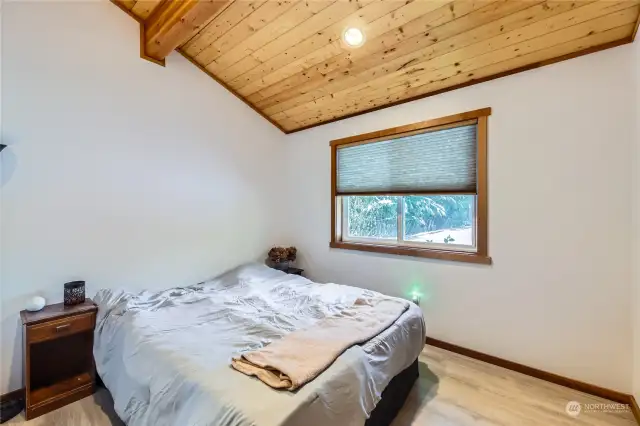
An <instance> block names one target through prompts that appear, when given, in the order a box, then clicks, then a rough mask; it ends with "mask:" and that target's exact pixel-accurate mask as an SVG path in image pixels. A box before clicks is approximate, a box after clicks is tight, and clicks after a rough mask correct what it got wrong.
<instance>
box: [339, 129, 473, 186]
mask: <svg viewBox="0 0 640 426" xmlns="http://www.w3.org/2000/svg"><path fill="white" fill-rule="evenodd" d="M476 133H477V124H466V125H461V126H459V127H453V128H446V129H441V130H432V131H426V132H424V133H419V134H412V135H410V136H403V137H398V138H395V139H389V140H383V141H376V142H370V143H364V144H354V145H351V146H349V145H345V146H344V147H338V149H337V157H336V161H337V163H336V174H337V176H336V178H337V181H336V184H337V186H336V191H337V195H355V194H359V195H363V194H398V193H407V194H438V193H476V155H477V154H476V152H477V148H476Z"/></svg>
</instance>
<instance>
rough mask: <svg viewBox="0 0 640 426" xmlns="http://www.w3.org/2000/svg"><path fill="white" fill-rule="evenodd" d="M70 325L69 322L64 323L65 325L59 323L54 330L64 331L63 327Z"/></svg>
mask: <svg viewBox="0 0 640 426" xmlns="http://www.w3.org/2000/svg"><path fill="white" fill-rule="evenodd" d="M70 326H71V324H65V325H59V326H57V327H56V331H64V330H65V329H67V328H69V327H70Z"/></svg>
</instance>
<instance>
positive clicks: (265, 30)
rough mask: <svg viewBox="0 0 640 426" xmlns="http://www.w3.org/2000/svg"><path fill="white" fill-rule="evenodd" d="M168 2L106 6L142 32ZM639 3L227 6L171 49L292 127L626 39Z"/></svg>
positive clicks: (412, 0)
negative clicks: (350, 31) (355, 34)
mask: <svg viewBox="0 0 640 426" xmlns="http://www.w3.org/2000/svg"><path fill="white" fill-rule="evenodd" d="M167 1H171V0H139V1H135V0H114V2H115V3H116V4H118V5H119V6H120V7H121V8H123V9H125V10H127V11H129V12H130V14H132V15H135V17H137V19H138V20H140V21H141V22H143V27H144V21H145V20H147V22H148V20H150V19H152V18H153V14H154V10H159V9H161V8H162V7H163V3H164V7H166V2H167ZM209 1H211V0H209ZM214 1H217V0H214ZM639 4H640V0H624V1H616V0H597V1H596V0H579V1H566V0H555V1H538V0H453V1H451V0H443V1H440V0H401V1H400V0H232V1H230V2H225V3H224V5H223V6H222V7H220V9H221V10H220V11H219V12H218V13H217V14H216V15H215V16H212V17H210V18H209V19H208V20H207V21H206V22H204V23H202V24H201V25H199V26H198V27H197V28H194V30H193V33H192V34H188V36H187V37H185V38H184V40H181V41H180V46H179V47H178V50H179V51H180V53H182V54H183V55H184V56H185V57H187V58H188V59H190V60H191V61H192V62H193V63H194V64H196V65H198V66H199V67H200V68H201V69H202V70H203V71H205V72H207V73H208V74H210V75H211V76H212V77H214V78H215V79H216V80H218V81H219V82H221V83H222V84H224V85H225V86H226V87H227V88H228V89H229V90H231V91H233V92H234V93H235V94H236V95H238V96H239V97H241V98H242V99H243V100H245V101H246V102H247V103H248V104H250V105H251V106H252V107H253V108H254V109H255V110H256V111H258V112H259V113H261V114H262V115H264V116H265V117H267V118H268V119H269V120H270V121H272V122H273V123H274V124H276V125H277V126H279V127H280V128H281V129H283V130H284V131H285V132H291V131H296V130H300V129H303V128H308V127H312V126H315V125H319V124H322V123H325V122H328V121H333V120H335V119H339V118H344V117H347V116H352V115H356V114H359V113H363V112H366V111H370V110H372V109H379V108H382V107H385V106H390V105H393V104H397V103H400V102H404V101H407V100H411V99H416V98H419V97H424V96H428V95H430V94H434V93H440V92H443V91H446V90H451V89H453V88H458V87H462V86H466V85H470V84H474V83H477V82H481V81H486V80H489V79H492V78H497V77H499V76H503V75H508V74H511V73H514V72H518V71H523V70H526V69H531V68H534V67H537V66H541V65H546V64H548V63H553V62H556V61H558V60H562V59H567V58H569V57H574V56H578V55H581V54H585V53H590V52H593V51H597V50H601V49H603V48H608V47H613V46H617V45H620V44H623V43H628V42H631V41H632V40H633V37H634V34H635V31H636V29H637V25H638V22H639V16H640V6H639ZM350 27H355V28H358V29H360V30H362V32H363V33H364V35H365V37H366V41H365V43H364V44H363V45H362V46H360V47H358V48H352V47H349V46H348V45H346V43H344V41H343V40H342V34H343V33H344V31H345V29H347V28H350Z"/></svg>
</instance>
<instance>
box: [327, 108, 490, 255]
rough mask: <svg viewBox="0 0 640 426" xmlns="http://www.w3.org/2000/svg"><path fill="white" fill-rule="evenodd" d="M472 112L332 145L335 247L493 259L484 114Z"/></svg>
mask: <svg viewBox="0 0 640 426" xmlns="http://www.w3.org/2000/svg"><path fill="white" fill-rule="evenodd" d="M490 114H491V109H490V108H486V109H483V110H477V111H471V112H467V113H463V114H457V115H455V116H449V117H444V118H439V119H435V120H430V121H425V122H422V123H416V124H411V125H408V126H402V127H397V128H393V129H388V130H382V131H378V132H373V133H368V134H364V135H359V136H353V137H349V138H344V139H339V140H335V141H332V142H331V162H332V185H331V186H332V194H331V206H332V231H331V244H330V245H331V247H333V248H341V249H352V250H364V251H373V252H383V253H391V254H404V255H410V256H419V257H431V258H437V259H446V260H459V261H467V262H475V263H490V262H491V259H490V257H489V256H488V253H487V170H486V158H487V156H486V150H487V137H486V136H487V117H488V116H489V115H490Z"/></svg>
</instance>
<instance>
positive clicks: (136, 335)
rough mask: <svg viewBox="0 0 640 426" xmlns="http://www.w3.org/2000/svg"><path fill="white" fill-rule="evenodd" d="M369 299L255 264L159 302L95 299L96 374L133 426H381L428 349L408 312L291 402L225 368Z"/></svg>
mask: <svg viewBox="0 0 640 426" xmlns="http://www.w3.org/2000/svg"><path fill="white" fill-rule="evenodd" d="M367 293H373V292H371V291H369V290H364V289H360V288H355V287H349V286H343V285H337V284H317V283H314V282H312V281H310V280H308V279H306V278H303V277H300V276H297V275H288V274H285V273H283V272H280V271H276V270H274V269H270V268H268V267H266V266H264V265H259V264H248V265H243V266H240V267H238V268H236V269H233V270H231V271H229V272H227V273H225V274H223V275H221V276H219V277H217V278H215V279H212V280H210V281H207V282H204V283H200V284H197V285H194V286H189V287H181V288H173V289H168V290H164V291H160V292H148V291H145V292H141V293H136V294H134V293H130V292H127V291H124V290H100V291H99V292H98V294H97V295H96V297H95V299H94V300H95V302H96V303H97V304H98V319H97V324H96V332H95V333H96V336H95V345H94V357H95V361H96V368H97V371H98V374H99V375H100V377H101V379H102V381H103V382H104V384H105V386H106V387H107V389H108V390H109V391H110V393H111V395H112V397H113V400H114V408H115V411H116V412H117V414H118V415H119V416H120V418H121V419H122V420H123V421H124V422H125V423H126V424H128V425H129V426H143V425H156V426H161V425H171V426H174V425H180V426H191V425H193V426H195V425H198V426H200V425H202V426H249V425H256V426H297V425H304V426H327V425H341V426H342V425H344V426H351V425H354V426H355V425H358V426H362V425H363V424H365V422H366V424H367V426H374V425H375V426H379V425H384V424H388V423H389V422H390V421H391V419H392V418H393V416H395V414H396V413H397V410H398V409H399V408H400V407H401V406H402V403H403V402H404V399H405V398H406V396H407V394H408V392H409V389H410V387H411V385H412V383H413V381H414V380H415V378H416V377H417V358H418V355H419V354H420V351H421V350H422V347H423V345H424V339H425V326H424V319H423V316H422V312H421V310H420V309H419V308H418V307H417V306H415V305H413V304H410V307H409V309H408V310H406V311H405V312H404V313H403V314H402V315H401V316H400V317H399V318H398V319H397V320H396V321H395V323H393V325H392V326H391V327H389V328H387V329H386V330H385V331H383V332H382V333H380V334H379V335H377V336H376V337H374V338H373V339H371V340H369V341H368V342H366V343H364V344H362V345H359V346H353V347H351V348H350V349H348V350H347V351H345V352H344V353H343V354H342V355H340V356H339V357H338V358H337V359H336V361H335V362H334V363H333V364H332V365H331V366H330V367H329V368H328V369H326V370H325V371H324V372H323V373H322V374H320V375H319V376H318V377H316V378H315V379H314V380H313V381H311V382H310V383H307V384H306V385H305V386H303V387H302V388H300V389H298V390H297V391H295V392H289V391H281V390H280V391H278V390H274V389H271V388H269V387H268V386H266V385H265V384H264V383H262V382H260V381H258V380H256V379H255V378H252V377H249V376H245V375H244V374H241V373H239V372H237V371H235V370H233V369H232V368H231V367H230V365H229V364H230V359H231V357H232V356H233V355H235V354H238V353H242V352H244V351H249V350H254V349H259V348H261V347H263V346H265V345H268V344H269V343H270V342H272V341H275V340H277V339H280V338H282V337H283V336H285V335H286V334H287V333H290V332H292V331H294V330H299V329H303V328H305V327H309V326H310V325H313V324H314V323H315V322H317V321H318V320H319V319H322V318H324V317H326V316H329V315H332V314H333V313H337V312H339V311H341V310H342V309H344V308H345V307H346V306H350V304H353V302H354V300H355V299H356V298H358V297H360V296H361V295H363V294H367ZM385 389H386V390H385ZM383 391H384V394H383ZM381 398H382V401H380V400H381ZM377 405H378V407H377V408H376V406H377ZM367 419H368V420H367Z"/></svg>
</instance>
